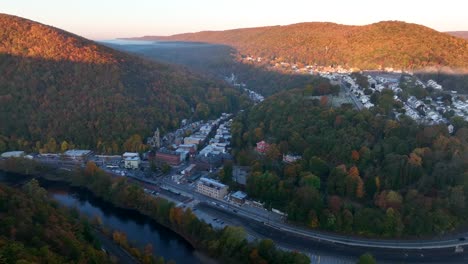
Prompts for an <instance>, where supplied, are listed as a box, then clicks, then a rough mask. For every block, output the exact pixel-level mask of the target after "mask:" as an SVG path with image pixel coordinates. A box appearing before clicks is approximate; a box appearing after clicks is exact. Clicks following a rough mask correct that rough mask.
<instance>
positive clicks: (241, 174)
mask: <svg viewBox="0 0 468 264" xmlns="http://www.w3.org/2000/svg"><path fill="white" fill-rule="evenodd" d="M249 173H250V167H248V166H233V167H232V180H233V181H234V182H236V183H237V184H240V185H243V186H245V185H246V184H247V176H248V175H249Z"/></svg>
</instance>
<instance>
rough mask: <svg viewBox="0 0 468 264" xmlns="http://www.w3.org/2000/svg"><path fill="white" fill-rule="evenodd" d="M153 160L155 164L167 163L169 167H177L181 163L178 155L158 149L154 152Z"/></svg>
mask: <svg viewBox="0 0 468 264" xmlns="http://www.w3.org/2000/svg"><path fill="white" fill-rule="evenodd" d="M155 160H156V161H157V162H162V163H167V164H169V165H171V166H177V165H179V164H180V163H181V162H182V160H183V159H182V157H181V154H180V153H177V152H175V151H169V150H166V149H160V150H159V151H156V156H155Z"/></svg>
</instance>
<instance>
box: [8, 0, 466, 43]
mask: <svg viewBox="0 0 468 264" xmlns="http://www.w3.org/2000/svg"><path fill="white" fill-rule="evenodd" d="M1 2H2V3H1V4H0V13H6V14H11V15H17V16H21V17H24V18H28V19H31V20H35V21H38V22H41V23H43V24H47V25H52V26H55V27H58V28H62V29H65V30H67V31H70V32H73V33H75V34H78V35H81V36H84V37H86V38H90V39H94V40H104V39H113V38H118V37H138V36H144V35H172V34H177V33H186V32H197V31H202V30H225V29H233V28H244V27H257V26H271V25H288V24H294V23H299V22H313V21H319V22H324V21H326V22H335V23H339V24H347V25H365V24H371V23H375V22H379V21H383V20H400V21H405V22H410V23H417V24H422V25H425V26H428V27H431V28H433V29H436V30H438V31H457V30H467V31H468V1H467V0H444V1H440V0H438V1H435V0H426V1H424V0H387V1H381V0H326V1H324V0H320V1H317V0H280V1H277V0H229V1H228V0H130V1H129V0H125V1H124V0H74V1H70V0H40V1H38V0H2V1H1Z"/></svg>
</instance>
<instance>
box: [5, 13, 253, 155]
mask: <svg viewBox="0 0 468 264" xmlns="http://www.w3.org/2000/svg"><path fill="white" fill-rule="evenodd" d="M0 28H2V31H1V32H0V43H1V45H0V120H2V122H1V123H0V152H3V151H6V150H12V149H21V150H27V151H36V152H39V151H40V152H55V151H58V150H60V149H61V148H62V147H64V148H65V149H66V148H73V147H76V148H84V149H93V150H97V151H98V152H100V153H121V152H122V151H141V150H142V149H143V148H144V146H143V143H144V139H145V137H146V136H149V135H151V134H152V133H153V131H154V130H155V129H156V128H160V129H161V130H162V132H165V131H168V130H170V129H173V128H175V127H178V126H179V125H180V121H181V120H182V119H184V118H195V119H207V118H209V117H214V116H217V115H218V114H220V113H221V112H233V111H236V110H237V109H239V108H240V107H243V106H245V104H247V103H248V101H247V98H246V97H244V96H242V95H241V93H240V91H238V90H235V89H232V88H229V87H228V86H227V85H225V84H223V83H222V82H217V81H213V80H212V79H208V78H205V77H202V76H200V75H198V74H194V73H192V72H189V71H187V70H184V69H181V68H179V67H176V66H173V65H167V64H162V63H158V62H153V61H148V60H144V59H141V58H138V57H136V56H133V55H129V54H127V53H123V52H120V51H116V50H112V49H110V48H108V47H105V46H102V45H99V44H97V43H95V42H92V41H89V40H86V39H84V38H81V37H79V36H76V35H73V34H71V33H68V32H65V31H62V30H60V29H56V28H52V27H49V26H45V25H42V24H39V23H36V22H33V21H29V20H26V19H22V18H19V17H14V16H9V15H4V14H1V15H0ZM125 143H127V144H125ZM129 146H130V147H129ZM131 146H134V147H131Z"/></svg>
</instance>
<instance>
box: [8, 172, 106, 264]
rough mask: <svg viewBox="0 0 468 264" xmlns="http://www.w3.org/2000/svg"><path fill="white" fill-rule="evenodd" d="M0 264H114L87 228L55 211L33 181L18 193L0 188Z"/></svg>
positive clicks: (44, 193) (70, 214)
mask: <svg viewBox="0 0 468 264" xmlns="http://www.w3.org/2000/svg"><path fill="white" fill-rule="evenodd" d="M0 223H1V227H0V260H2V261H1V263H115V262H113V261H112V259H110V258H109V257H108V256H107V255H106V254H105V253H104V252H103V251H102V250H101V246H100V243H99V241H98V240H97V239H96V237H95V235H94V234H93V233H94V232H93V230H92V228H91V226H90V224H89V223H88V222H87V221H85V220H80V219H79V218H77V216H76V214H75V215H74V214H72V213H71V212H70V211H65V210H63V209H61V208H58V207H57V204H53V203H52V201H50V200H49V199H48V198H47V192H46V190H44V189H42V188H41V187H40V186H39V184H38V182H37V181H36V180H32V181H31V182H29V183H27V184H25V185H24V186H23V189H22V191H20V190H17V189H13V188H10V187H7V186H5V185H3V184H0Z"/></svg>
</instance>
